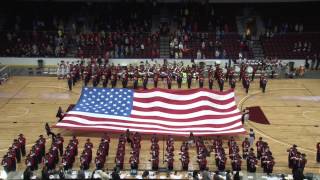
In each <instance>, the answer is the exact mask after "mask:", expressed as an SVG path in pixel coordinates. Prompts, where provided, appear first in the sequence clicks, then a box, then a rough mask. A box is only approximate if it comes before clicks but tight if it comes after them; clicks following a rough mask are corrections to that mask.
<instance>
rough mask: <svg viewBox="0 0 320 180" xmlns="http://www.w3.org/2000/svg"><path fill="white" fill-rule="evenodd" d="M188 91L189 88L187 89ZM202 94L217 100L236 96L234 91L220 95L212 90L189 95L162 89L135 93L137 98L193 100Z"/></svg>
mask: <svg viewBox="0 0 320 180" xmlns="http://www.w3.org/2000/svg"><path fill="white" fill-rule="evenodd" d="M186 91H188V90H186ZM201 96H206V97H208V98H210V99H216V100H220V101H224V100H227V99H230V98H232V97H234V92H231V93H228V94H226V95H220V94H215V93H212V92H207V91H199V92H196V93H190V94H187V95H183V94H182V95H181V94H179V93H177V94H176V93H174V92H173V93H168V92H162V91H151V92H145V93H141V92H135V93H134V97H136V98H154V97H163V98H167V99H174V100H191V99H195V98H198V97H201Z"/></svg>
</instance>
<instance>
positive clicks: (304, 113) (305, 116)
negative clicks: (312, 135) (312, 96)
mask: <svg viewBox="0 0 320 180" xmlns="http://www.w3.org/2000/svg"><path fill="white" fill-rule="evenodd" d="M311 112H317V111H302V116H303V117H304V118H306V119H308V120H311V121H318V120H319V119H313V118H310V117H309V116H308V115H306V114H307V113H311Z"/></svg>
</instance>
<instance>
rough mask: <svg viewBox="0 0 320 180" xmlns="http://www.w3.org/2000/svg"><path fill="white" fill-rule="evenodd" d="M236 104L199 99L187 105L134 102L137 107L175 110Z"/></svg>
mask: <svg viewBox="0 0 320 180" xmlns="http://www.w3.org/2000/svg"><path fill="white" fill-rule="evenodd" d="M235 105H236V103H235V102H231V103H229V104H225V105H220V104H215V103H212V102H210V101H198V102H194V103H191V104H186V105H176V104H169V103H166V102H160V101H155V102H151V103H141V102H137V101H134V102H133V106H136V107H142V108H152V107H166V108H170V109H175V110H183V109H192V108H196V107H200V106H210V107H212V108H216V109H229V108H231V107H234V106H235Z"/></svg>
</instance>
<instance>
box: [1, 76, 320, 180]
mask: <svg viewBox="0 0 320 180" xmlns="http://www.w3.org/2000/svg"><path fill="white" fill-rule="evenodd" d="M193 86H194V87H197V83H196V82H194V85H193ZM160 87H165V85H163V84H160ZM173 87H174V88H176V85H174V86H173ZM184 88H185V86H184ZM215 88H216V89H217V85H216V84H215ZM225 88H227V85H226V86H225ZM319 89H320V80H309V79H277V80H269V83H268V85H267V92H266V93H265V94H262V93H261V91H260V90H259V84H258V80H255V82H254V83H252V85H251V89H250V91H249V94H248V96H246V94H245V92H244V90H243V89H242V88H241V87H240V83H238V84H237V88H236V96H237V103H239V107H240V108H241V107H246V106H261V108H262V110H263V111H264V112H265V114H266V116H267V117H268V119H269V121H270V123H271V125H262V124H256V123H253V122H248V123H246V125H245V127H246V129H249V128H254V130H255V132H256V136H257V137H259V136H262V137H263V138H264V139H265V140H266V141H267V142H268V143H269V145H270V147H271V150H272V152H273V154H274V157H275V161H276V165H275V172H286V173H290V170H289V169H288V168H287V152H286V150H287V148H289V146H290V145H292V144H297V145H298V147H300V148H299V149H300V151H302V152H303V153H306V154H307V159H308V164H307V167H306V169H305V172H312V173H318V174H319V173H320V165H319V164H317V163H316V162H315V155H316V154H315V153H316V143H317V142H320V127H318V126H319V125H320V90H319ZM80 90H81V84H80V83H78V84H77V85H76V87H75V88H74V90H73V91H72V92H69V91H68V90H67V83H66V81H65V80H57V79H56V78H53V77H11V78H10V80H9V81H8V82H6V83H5V84H4V85H1V86H0V114H1V118H0V124H1V125H0V156H1V158H2V156H3V154H4V153H6V151H7V149H8V146H9V145H10V144H11V142H12V140H13V139H14V138H15V137H17V135H18V134H19V133H23V134H24V135H25V136H26V138H27V144H28V146H27V152H28V151H29V149H30V146H31V145H32V144H33V143H34V142H35V140H36V139H37V138H38V135H40V134H45V131H44V124H45V122H49V123H50V125H53V124H55V123H56V118H55V114H56V110H57V108H58V106H62V107H63V109H66V108H67V107H68V105H69V104H72V103H76V101H77V99H78V98H79V94H80ZM54 132H56V133H57V132H61V133H62V135H63V136H64V137H65V139H66V140H68V139H69V138H70V137H71V136H72V135H77V136H79V139H80V146H79V147H81V148H82V147H83V145H84V142H85V139H86V138H87V137H90V138H91V140H92V141H93V143H94V145H95V147H97V145H98V142H99V137H100V136H101V134H99V133H88V132H86V133H84V132H77V133H76V132H68V131H65V130H61V129H54ZM116 136H117V135H113V138H112V140H111V148H110V153H109V154H110V155H109V157H108V158H107V162H106V165H105V166H106V168H108V169H111V168H113V167H114V164H113V161H114V156H115V152H116V145H117V137H116ZM182 139H183V138H179V139H178V140H177V141H176V142H175V147H176V148H175V149H176V153H175V164H174V168H175V169H177V170H179V169H181V167H180V164H181V163H180V161H179V155H178V151H179V149H180V144H181V141H182ZM208 139H211V137H208ZM243 139H244V136H240V137H238V140H239V141H240V140H241V141H242V140H243ZM48 141H49V143H50V139H49V138H48ZM149 142H150V140H149V137H148V136H144V140H143V141H142V149H141V151H142V152H141V153H140V154H141V155H140V156H141V157H140V165H139V168H141V169H150V168H151V165H150V163H149V161H148V159H149V158H150V154H149V149H150V143H149ZM49 143H47V147H48V146H49ZM159 144H160V147H161V151H160V157H161V156H162V152H163V150H162V147H163V141H160V142H159ZM239 145H240V142H239ZM224 146H226V141H225V142H224ZM126 149H127V150H126V151H127V153H126V156H125V157H126V159H125V162H128V159H129V155H128V154H129V147H128V148H126ZM79 151H80V152H81V151H82V149H79ZM94 152H96V149H94ZM190 153H191V154H190V155H191V156H190V157H191V162H190V165H189V168H190V169H198V164H197V163H196V158H195V156H194V154H195V153H196V152H195V149H194V148H191V149H190ZM161 158H162V157H161ZM213 158H214V157H213V156H211V157H208V163H209V169H210V170H215V169H216V167H215V165H214V159H213ZM74 167H75V168H79V160H78V159H77V161H76V164H75V165H74ZM93 167H94V164H92V165H91V169H93ZM160 167H165V164H162V163H160ZM243 167H244V168H243V169H244V170H245V163H243ZM1 168H2V167H1ZM18 168H20V170H22V169H23V168H24V163H22V164H20V165H18ZM125 168H129V165H128V164H126V165H125ZM227 168H229V169H230V160H228V161H227ZM258 171H259V172H261V171H262V170H261V168H258Z"/></svg>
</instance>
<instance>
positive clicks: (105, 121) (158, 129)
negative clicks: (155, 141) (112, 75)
mask: <svg viewBox="0 0 320 180" xmlns="http://www.w3.org/2000/svg"><path fill="white" fill-rule="evenodd" d="M240 119H241V113H240V112H239V110H238V109H237V106H236V102H235V94H234V92H233V90H229V91H225V92H218V91H212V90H209V89H191V90H167V89H150V90H138V91H134V90H132V89H123V88H122V89H117V88H113V89H108V88H92V87H85V88H83V90H82V94H81V97H80V99H79V101H78V103H77V104H76V106H75V107H74V108H73V109H72V110H71V111H69V112H68V113H67V114H66V115H65V117H64V118H63V119H62V121H60V122H58V123H57V124H56V127H60V128H66V129H75V130H90V131H113V132H114V131H116V132H124V131H125V130H127V129H130V131H134V132H141V133H145V134H153V133H156V134H172V135H183V136H185V135H189V134H190V132H193V133H194V134H195V135H218V134H239V133H244V132H245V129H244V128H243V126H242V123H241V120H240Z"/></svg>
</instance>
